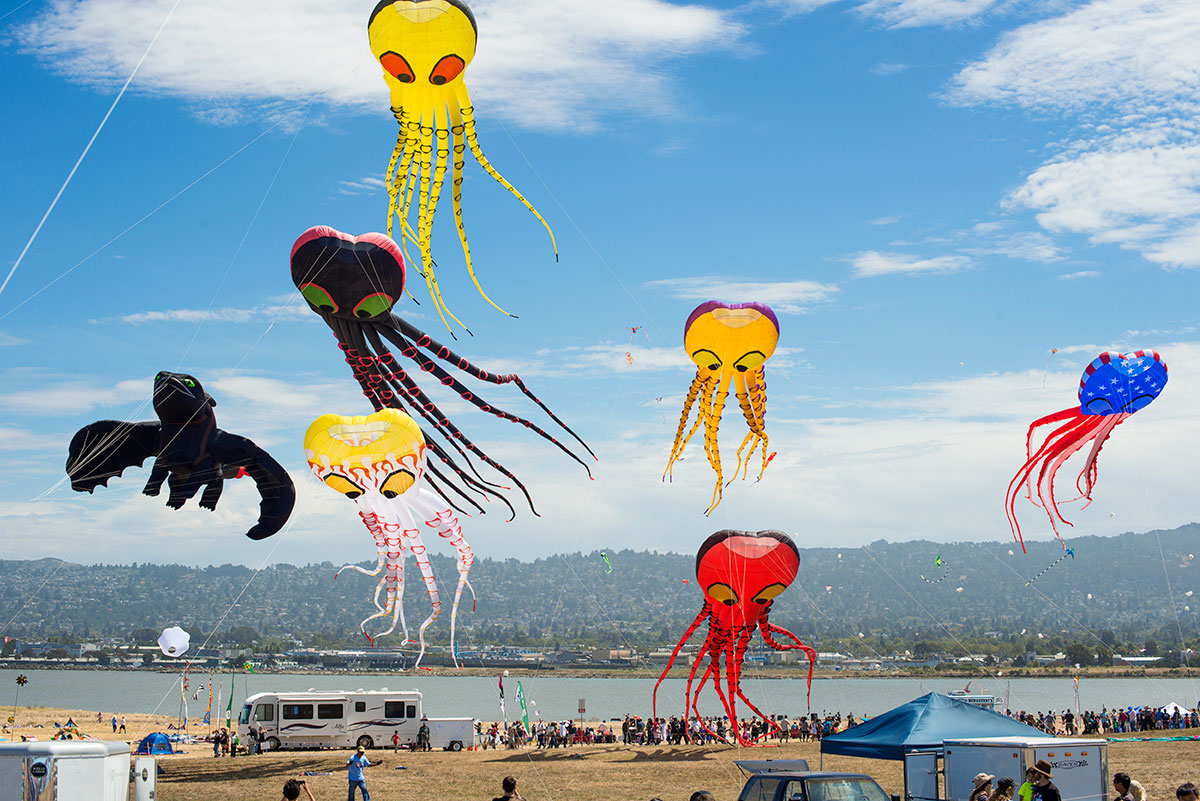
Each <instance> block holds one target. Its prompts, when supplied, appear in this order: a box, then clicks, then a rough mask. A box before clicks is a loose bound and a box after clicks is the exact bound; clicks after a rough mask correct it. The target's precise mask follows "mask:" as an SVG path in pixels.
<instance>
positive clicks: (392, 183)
mask: <svg viewBox="0 0 1200 801" xmlns="http://www.w3.org/2000/svg"><path fill="white" fill-rule="evenodd" d="M392 112H393V114H395V116H396V121H397V122H398V123H400V133H399V134H397V137H396V147H397V148H399V147H403V150H404V153H403V156H402V157H401V159H400V163H399V164H398V165H397V166H396V170H395V172H394V173H393V174H392V178H391V179H390V180H389V185H388V193H389V194H390V195H391V203H390V205H389V208H388V224H387V235H388V236H389V237H390V236H392V217H393V216H395V217H399V218H400V231H401V233H400V240H399V241H400V250H401V252H402V253H403V254H404V263H405V264H411V263H412V262H411V260H410V259H409V257H408V245H407V242H408V241H409V240H411V241H412V243H413V244H414V245H416V244H417V238H416V235H415V234H414V233H413V230H412V227H411V226H410V225H409V224H408V209H409V203H410V200H411V197H412V192H411V189H410V186H411V184H412V169H413V156H414V155H415V154H416V151H417V144H418V139H417V130H418V128H419V123H418V122H417V121H416V120H414V119H412V116H411V115H410V114H409V113H408V110H407V109H404V108H401V109H400V110H399V111H397V110H396V109H395V108H393V109H392ZM401 140H403V145H401ZM401 197H403V198H404V200H403V202H401V201H400V198H401ZM409 294H410V295H411V294H412V293H411V292H410V293H409Z"/></svg>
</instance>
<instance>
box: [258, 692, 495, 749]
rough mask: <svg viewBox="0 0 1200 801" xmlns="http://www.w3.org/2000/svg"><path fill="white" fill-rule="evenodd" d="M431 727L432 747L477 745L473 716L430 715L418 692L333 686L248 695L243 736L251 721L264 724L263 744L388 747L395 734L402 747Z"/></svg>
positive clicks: (298, 746) (321, 746)
mask: <svg viewBox="0 0 1200 801" xmlns="http://www.w3.org/2000/svg"><path fill="white" fill-rule="evenodd" d="M422 720H425V722H426V723H427V724H428V725H429V732H430V738H429V742H430V746H432V747H433V748H441V749H444V750H447V751H461V750H462V749H463V748H464V747H465V746H469V745H473V744H474V742H475V740H474V737H475V721H474V720H473V719H471V718H425V714H424V710H423V708H422V705H421V693H420V692H419V691H417V690H405V691H396V692H393V691H390V690H387V689H383V690H369V691H363V690H355V691H353V692H351V691H348V690H331V691H328V692H317V691H316V690H309V691H307V692H292V693H257V694H255V695H252V696H250V697H249V698H247V699H246V703H245V705H244V706H243V707H242V713H241V715H240V716H239V717H238V735H239V736H240V737H241V738H242V742H250V739H249V735H250V724H251V723H253V724H254V726H255V728H262V729H265V730H266V731H265V732H264V733H263V747H264V748H267V749H270V750H275V749H280V748H351V747H353V746H358V745H361V746H362V747H363V748H368V749H370V748H374V747H376V746H380V747H388V746H390V745H391V744H392V736H393V734H398V735H399V736H400V743H401V744H402V745H409V746H411V745H415V744H416V742H417V732H418V731H419V730H420V728H421V721H422Z"/></svg>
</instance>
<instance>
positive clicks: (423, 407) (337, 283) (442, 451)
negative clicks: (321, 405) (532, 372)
mask: <svg viewBox="0 0 1200 801" xmlns="http://www.w3.org/2000/svg"><path fill="white" fill-rule="evenodd" d="M291 266H292V281H293V282H294V283H295V284H296V288H297V289H299V290H300V294H301V295H303V296H304V299H305V300H306V301H308V305H309V308H311V309H312V310H313V311H315V312H316V313H317V314H319V315H320V316H321V319H322V320H324V321H325V323H326V325H328V326H329V328H330V329H331V330H332V331H333V334H334V336H336V337H337V340H338V347H340V348H341V349H342V351H343V353H345V356H346V362H347V363H348V364H349V365H350V367H351V369H352V370H353V371H354V378H355V380H357V381H358V384H359V386H360V387H362V391H363V394H364V395H365V396H366V397H367V399H368V400H370V401H371V405H372V406H374V407H375V410H376V411H379V410H380V409H383V408H385V407H387V408H392V409H400V410H401V411H406V410H405V408H404V406H405V404H407V406H408V407H409V409H411V410H412V411H413V412H414V413H415V414H416V415H419V416H420V417H421V418H423V419H424V420H425V423H426V425H422V429H423V430H424V432H425V435H426V436H425V444H426V447H428V448H429V450H430V451H432V452H433V454H434V455H435V456H437V458H438V459H439V460H440V461H441V462H442V463H443V464H444V465H445V467H446V468H447V469H448V470H450V471H452V472H453V473H454V474H455V476H457V477H458V479H459V482H460V483H461V486H459V484H455V483H454V482H453V481H452V480H451V479H450V478H448V477H447V475H446V474H445V473H444V472H442V471H440V470H439V469H438V468H437V467H435V466H434V463H433V461H432V460H431V461H430V462H429V463H428V465H427V472H426V473H425V478H426V479H427V480H428V481H429V484H430V486H431V487H432V488H433V489H434V491H436V492H437V494H438V495H440V496H441V497H442V499H443V500H445V501H446V503H447V504H449V505H450V506H451V507H453V508H454V509H455V510H457V511H458V512H463V510H462V509H459V507H457V506H455V505H454V503H453V501H451V500H450V498H449V497H447V491H452V492H454V493H455V494H457V495H458V496H459V497H461V498H462V499H463V500H465V501H466V502H467V503H469V504H470V505H471V506H473V507H475V509H477V510H478V511H480V512H483V511H484V509H483V507H481V506H480V505H479V504H478V503H476V501H475V499H474V498H472V497H471V496H470V495H467V493H466V491H467V490H470V491H473V492H477V493H479V494H481V495H492V496H494V497H496V498H499V499H500V500H501V501H502V502H503V503H504V504H505V505H506V506H508V509H509V511H510V512H512V514H513V515H514V516H515V515H516V512H515V510H513V508H512V504H510V503H509V502H508V499H507V498H505V497H504V495H502V494H501V493H500V492H498V491H497V490H500V489H507V487H501V486H500V485H497V484H493V483H492V482H490V481H486V480H484V478H483V477H482V476H480V475H479V472H478V471H477V470H476V468H475V465H474V463H472V461H471V460H470V458H469V456H468V454H474V455H475V456H476V457H477V458H478V459H480V460H481V461H483V462H485V463H487V464H488V465H491V467H493V468H494V469H495V470H496V471H497V472H499V473H500V474H502V475H504V476H505V477H506V478H508V479H509V480H511V481H512V482H513V483H515V484H516V485H517V487H519V488H520V489H521V492H522V493H524V495H525V500H526V501H527V502H528V503H529V508H530V510H531V511H532V512H533V513H534V514H535V515H536V514H537V510H536V509H534V506H533V499H532V498H531V497H530V496H529V491H528V490H527V489H526V488H525V485H524V484H522V483H521V481H520V480H519V479H518V478H517V477H516V476H514V475H513V474H512V473H511V472H509V470H508V468H506V467H504V466H503V465H502V464H500V463H499V462H496V461H495V460H493V459H492V458H491V457H489V456H488V455H487V454H486V453H484V452H483V451H482V450H480V449H479V447H478V446H477V445H475V443H473V442H471V440H470V439H468V438H467V437H466V436H465V435H464V434H463V433H462V432H461V431H460V430H459V429H458V427H457V426H455V425H454V423H452V422H451V421H450V419H449V418H448V417H446V415H445V414H444V413H443V412H442V410H441V409H439V408H438V407H437V406H436V405H435V404H434V403H433V401H431V400H430V399H429V397H428V396H427V395H426V394H425V393H424V391H422V390H421V388H420V387H419V386H417V382H416V381H415V380H413V377H412V376H411V375H409V374H408V372H406V371H405V370H404V369H403V368H402V367H401V366H400V365H399V363H398V362H397V361H396V358H395V357H394V356H393V355H392V353H391V352H390V351H389V350H388V346H387V344H386V343H385V342H384V340H387V341H388V342H390V343H391V344H392V345H393V346H394V347H395V348H396V349H397V350H398V351H399V353H400V355H402V356H405V357H407V358H409V359H411V360H412V361H413V362H415V363H416V365H417V366H418V367H419V368H420V369H421V370H422V371H423V372H426V373H430V374H431V375H432V376H433V377H434V378H435V379H437V380H438V381H439V382H441V383H442V384H443V385H444V386H446V387H448V388H450V389H451V390H453V391H454V392H456V393H458V396H459V397H460V398H462V399H463V400H465V401H467V402H469V403H471V404H473V405H474V406H475V407H477V408H478V409H479V410H480V411H483V412H488V413H489V414H493V415H495V416H496V417H499V418H502V419H504V420H508V421H510V422H513V423H520V424H521V425H523V426H525V427H526V428H528V429H530V430H532V431H533V432H535V433H536V434H538V435H539V436H541V437H542V438H543V439H545V440H548V441H549V442H552V443H553V444H555V445H557V446H558V448H559V449H560V450H562V452H563V453H565V454H567V455H568V456H570V457H571V458H572V459H574V460H575V461H577V462H579V463H580V464H581V465H583V468H584V469H585V470H587V471H588V476H589V477H591V474H592V472H591V470H588V466H587V464H585V463H584V461H583V460H582V459H580V458H579V457H578V456H576V455H575V454H574V453H572V452H571V451H570V450H569V449H568V448H567V447H566V446H565V445H563V444H562V443H561V442H559V441H558V440H557V439H555V438H554V437H553V436H551V435H550V434H548V433H546V432H545V431H544V430H542V429H541V428H539V427H538V426H536V425H534V424H533V423H531V422H530V421H528V420H526V419H524V418H522V417H517V416H516V415H513V414H510V413H508V412H506V411H504V410H503V409H499V408H497V407H495V406H493V405H491V404H490V403H488V402H487V401H485V400H483V399H482V398H479V397H478V396H477V395H475V393H474V392H472V391H471V390H470V389H469V388H468V387H466V386H464V385H463V384H462V383H460V382H459V380H458V379H457V378H455V377H454V376H452V375H450V374H449V373H447V372H446V371H445V370H444V369H442V367H441V365H439V364H438V363H437V362H436V361H434V359H435V358H436V359H439V360H441V361H443V362H447V363H449V364H451V365H453V366H454V367H456V368H458V369H459V370H461V371H462V372H464V373H467V374H468V375H470V376H473V377H474V378H477V379H479V380H480V381H486V382H488V383H490V384H510V383H511V384H516V385H517V386H518V387H519V388H520V390H521V392H523V393H524V394H525V396H526V397H528V398H529V399H530V400H532V401H533V402H534V403H536V404H537V405H538V406H539V407H541V408H542V410H543V411H545V412H546V414H548V415H549V416H550V419H551V420H553V421H554V422H556V423H558V425H559V426H561V427H562V428H563V430H564V431H566V432H567V433H568V434H570V435H571V436H572V437H574V438H575V441H576V442H578V443H579V444H580V445H582V446H583V447H584V450H586V451H587V452H588V454H589V455H591V457H592V458H593V459H595V458H596V455H595V454H594V453H592V450H591V448H588V446H587V444H586V443H585V442H584V441H583V440H582V439H580V438H579V436H578V435H577V434H576V433H575V432H574V431H572V430H571V429H570V428H568V427H567V425H566V424H565V423H563V421H562V420H559V419H558V417H556V416H555V414H554V412H552V411H550V409H549V408H548V407H547V406H546V404H544V403H542V402H541V401H540V400H538V398H537V396H535V395H534V394H533V393H532V392H530V391H529V389H528V388H526V386H525V383H524V382H523V381H522V380H521V378H520V376H518V375H516V374H515V373H510V374H508V375H497V374H495V373H489V372H488V371H486V370H482V369H480V368H478V367H476V366H475V365H473V364H471V363H470V362H469V361H467V360H466V359H464V358H463V357H461V356H459V355H458V354H456V353H454V352H453V351H451V350H450V349H449V348H447V347H446V346H445V345H442V344H441V343H439V342H437V341H436V340H434V339H432V338H431V337H430V336H429V335H428V334H426V333H425V332H423V331H421V330H420V329H418V328H417V327H416V326H414V325H412V324H411V323H409V322H407V321H406V320H403V319H401V318H400V317H399V316H397V315H396V314H394V313H393V312H392V307H393V306H394V305H395V304H396V302H397V301H398V300H400V298H401V297H403V295H404V257H403V256H402V255H401V253H400V248H399V247H398V246H397V245H396V243H395V242H394V241H392V240H391V239H390V238H389V237H387V236H385V235H384V234H379V233H370V234H363V235H361V236H352V235H350V234H345V233H342V232H341V231H338V230H336V229H333V228H330V227H329V226H327V225H318V226H315V227H313V228H310V229H308V230H307V231H305V232H304V233H303V234H301V235H300V238H299V239H297V240H296V243H295V244H294V245H293V246H292V256H291ZM425 351H428V352H429V353H428V354H427V353H425ZM430 354H432V355H430ZM418 422H419V421H418ZM433 431H436V432H437V433H439V434H440V435H441V437H442V439H443V440H444V441H445V445H442V444H441V443H439V442H436V441H434V440H433V439H432V438H431V437H430V432H433ZM449 448H453V449H454V450H455V451H457V452H458V455H459V456H460V457H461V458H462V461H463V462H464V463H465V464H466V466H467V468H468V469H469V470H470V473H468V472H466V471H465V470H464V469H463V467H462V466H460V465H459V464H458V463H457V462H456V461H455V460H454V457H453V455H452V454H451V453H450V452H449ZM510 519H511V518H510Z"/></svg>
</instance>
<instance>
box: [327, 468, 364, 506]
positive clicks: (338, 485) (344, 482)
mask: <svg viewBox="0 0 1200 801" xmlns="http://www.w3.org/2000/svg"><path fill="white" fill-rule="evenodd" d="M324 480H325V483H326V484H328V485H329V486H330V487H331V488H333V489H335V490H337V491H338V492H340V493H342V494H343V495H345V496H346V497H347V498H349V499H350V500H354V499H355V498H360V497H362V494H363V489H362V487H360V486H358V485H357V484H355V483H354V482H353V481H351V480H350V479H348V478H346V477H345V476H339V475H338V474H336V473H331V474H330V475H327V476H325V479H324Z"/></svg>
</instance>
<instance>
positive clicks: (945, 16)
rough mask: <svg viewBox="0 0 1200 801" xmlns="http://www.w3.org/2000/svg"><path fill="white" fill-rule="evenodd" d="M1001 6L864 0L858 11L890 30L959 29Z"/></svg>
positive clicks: (995, 0)
mask: <svg viewBox="0 0 1200 801" xmlns="http://www.w3.org/2000/svg"><path fill="white" fill-rule="evenodd" d="M1000 4H1001V0H866V2H863V3H860V4H859V5H858V6H857V10H858V11H859V12H860V13H862V14H865V15H867V16H870V17H874V18H875V19H878V20H880V21H881V22H883V23H884V24H885V25H887V26H888V27H889V28H919V27H923V26H927V25H958V24H961V23H964V22H969V21H971V20H973V19H975V18H976V17H979V16H980V15H982V14H985V13H986V12H988V11H990V10H992V9H993V8H995V7H996V6H999V5H1000Z"/></svg>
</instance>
